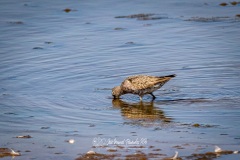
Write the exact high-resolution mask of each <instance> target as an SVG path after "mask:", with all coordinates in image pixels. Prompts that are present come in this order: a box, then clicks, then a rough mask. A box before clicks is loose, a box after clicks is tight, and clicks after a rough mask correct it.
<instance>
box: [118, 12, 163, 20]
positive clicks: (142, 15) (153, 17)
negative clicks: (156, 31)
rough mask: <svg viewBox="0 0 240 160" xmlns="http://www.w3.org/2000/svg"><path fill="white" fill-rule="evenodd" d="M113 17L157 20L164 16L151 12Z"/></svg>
mask: <svg viewBox="0 0 240 160" xmlns="http://www.w3.org/2000/svg"><path fill="white" fill-rule="evenodd" d="M115 18H131V19H137V20H157V19H163V18H164V17H160V16H156V14H153V13H139V14H132V15H127V16H116V17H115Z"/></svg>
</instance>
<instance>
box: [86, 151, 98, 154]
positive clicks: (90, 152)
mask: <svg viewBox="0 0 240 160" xmlns="http://www.w3.org/2000/svg"><path fill="white" fill-rule="evenodd" d="M87 154H96V152H94V151H88V152H87Z"/></svg>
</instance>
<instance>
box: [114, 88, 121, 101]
mask: <svg viewBox="0 0 240 160" xmlns="http://www.w3.org/2000/svg"><path fill="white" fill-rule="evenodd" d="M112 95H113V98H114V99H119V97H120V96H121V95H122V89H121V87H120V86H116V87H114V88H113V89H112Z"/></svg>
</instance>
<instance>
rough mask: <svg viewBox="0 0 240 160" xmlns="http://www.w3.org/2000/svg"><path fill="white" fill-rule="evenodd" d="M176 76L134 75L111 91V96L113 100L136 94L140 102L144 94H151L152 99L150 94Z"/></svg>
mask: <svg viewBox="0 0 240 160" xmlns="http://www.w3.org/2000/svg"><path fill="white" fill-rule="evenodd" d="M175 76H176V75H168V76H162V77H157V76H147V75H136V76H130V77H128V78H126V79H125V80H124V81H123V82H122V84H121V85H120V86H117V87H114V88H113V89H112V95H113V97H114V98H119V97H120V96H121V95H123V94H127V93H131V94H137V95H139V97H140V100H142V96H143V95H145V94H151V95H152V97H153V98H155V96H154V95H153V94H152V92H154V91H156V90H158V89H159V88H161V87H162V86H163V85H164V84H165V83H166V82H168V81H169V80H170V79H171V78H173V77H175Z"/></svg>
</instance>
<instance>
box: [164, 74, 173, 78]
mask: <svg viewBox="0 0 240 160" xmlns="http://www.w3.org/2000/svg"><path fill="white" fill-rule="evenodd" d="M164 77H171V78H173V77H176V74H171V75H168V76H164Z"/></svg>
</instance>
